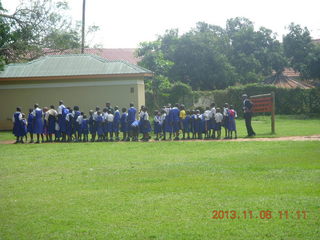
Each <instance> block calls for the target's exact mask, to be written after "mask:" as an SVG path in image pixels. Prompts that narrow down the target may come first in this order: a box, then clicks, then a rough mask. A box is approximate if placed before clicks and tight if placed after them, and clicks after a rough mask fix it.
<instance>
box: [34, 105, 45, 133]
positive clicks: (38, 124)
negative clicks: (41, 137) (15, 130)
mask: <svg viewBox="0 0 320 240" xmlns="http://www.w3.org/2000/svg"><path fill="white" fill-rule="evenodd" d="M42 115H43V112H42V110H41V109H40V108H36V109H35V110H34V125H33V133H36V134H42V133H43V127H44V126H43V119H42Z"/></svg>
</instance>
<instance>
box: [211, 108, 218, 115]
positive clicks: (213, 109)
mask: <svg viewBox="0 0 320 240" xmlns="http://www.w3.org/2000/svg"><path fill="white" fill-rule="evenodd" d="M216 112H217V110H216V108H215V107H213V108H211V112H210V118H214V115H215V114H216Z"/></svg>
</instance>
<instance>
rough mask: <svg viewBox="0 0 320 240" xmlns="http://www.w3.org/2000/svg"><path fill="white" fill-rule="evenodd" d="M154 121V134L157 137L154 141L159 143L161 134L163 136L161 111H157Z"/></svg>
mask: <svg viewBox="0 0 320 240" xmlns="http://www.w3.org/2000/svg"><path fill="white" fill-rule="evenodd" d="M154 115H155V116H154V119H153V130H154V134H155V135H156V138H155V139H154V140H156V141H159V134H161V132H162V129H161V125H162V119H161V113H160V111H156V112H155V114H154Z"/></svg>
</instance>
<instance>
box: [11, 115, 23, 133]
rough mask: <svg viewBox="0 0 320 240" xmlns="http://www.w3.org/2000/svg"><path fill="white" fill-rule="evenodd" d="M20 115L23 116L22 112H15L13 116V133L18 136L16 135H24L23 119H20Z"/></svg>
mask: <svg viewBox="0 0 320 240" xmlns="http://www.w3.org/2000/svg"><path fill="white" fill-rule="evenodd" d="M19 117H22V116H21V112H15V113H14V114H13V118H14V123H13V130H12V132H13V134H14V135H15V136H16V137H21V136H23V135H22V130H21V120H20V119H19Z"/></svg>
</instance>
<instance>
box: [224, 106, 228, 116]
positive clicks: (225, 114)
mask: <svg viewBox="0 0 320 240" xmlns="http://www.w3.org/2000/svg"><path fill="white" fill-rule="evenodd" d="M228 110H229V109H228V108H226V107H224V108H223V116H228Z"/></svg>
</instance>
